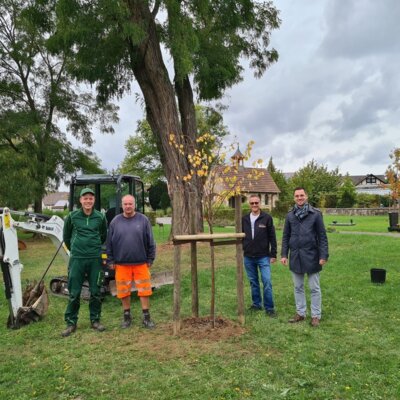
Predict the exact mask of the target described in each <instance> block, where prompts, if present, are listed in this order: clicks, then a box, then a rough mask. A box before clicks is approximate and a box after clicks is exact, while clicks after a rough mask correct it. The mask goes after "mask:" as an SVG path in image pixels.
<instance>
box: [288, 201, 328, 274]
mask: <svg viewBox="0 0 400 400" xmlns="http://www.w3.org/2000/svg"><path fill="white" fill-rule="evenodd" d="M289 252H290V259H289V265H290V270H291V271H293V272H296V273H298V274H305V273H315V272H319V271H321V269H322V267H321V265H319V260H320V259H323V260H328V257H329V254H328V238H327V236H326V231H325V226H324V222H323V220H322V214H321V212H320V211H319V210H318V209H316V208H314V207H312V206H309V211H308V215H307V216H306V217H305V218H304V219H302V220H301V221H300V220H299V219H298V218H297V217H296V215H295V214H294V210H292V211H290V212H289V213H288V214H287V216H286V220H285V227H284V229H283V236H282V252H281V255H282V257H285V258H288V255H289Z"/></svg>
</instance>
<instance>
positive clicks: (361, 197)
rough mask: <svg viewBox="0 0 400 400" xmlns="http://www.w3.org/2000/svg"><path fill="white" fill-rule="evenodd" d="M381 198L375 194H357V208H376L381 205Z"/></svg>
mask: <svg viewBox="0 0 400 400" xmlns="http://www.w3.org/2000/svg"><path fill="white" fill-rule="evenodd" d="M382 198H384V196H379V195H377V194H368V193H357V203H356V204H357V207H360V208H376V207H380V206H381V204H382Z"/></svg>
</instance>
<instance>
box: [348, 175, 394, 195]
mask: <svg viewBox="0 0 400 400" xmlns="http://www.w3.org/2000/svg"><path fill="white" fill-rule="evenodd" d="M349 178H350V179H351V180H352V182H353V184H354V186H355V188H356V192H357V193H366V194H375V195H380V196H386V195H390V188H389V185H388V183H387V181H386V179H385V175H374V174H367V175H350V176H349Z"/></svg>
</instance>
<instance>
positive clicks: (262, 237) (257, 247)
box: [242, 211, 276, 258]
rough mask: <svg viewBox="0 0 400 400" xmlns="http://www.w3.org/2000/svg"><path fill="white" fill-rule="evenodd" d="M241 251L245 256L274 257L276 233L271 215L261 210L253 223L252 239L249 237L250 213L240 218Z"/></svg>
mask: <svg viewBox="0 0 400 400" xmlns="http://www.w3.org/2000/svg"><path fill="white" fill-rule="evenodd" d="M242 232H244V233H245V234H246V237H245V238H244V239H243V251H244V255H245V256H246V257H272V258H276V235H275V227H274V222H273V220H272V217H271V216H270V215H269V214H267V213H265V212H263V211H261V213H260V215H259V216H258V218H257V219H256V221H255V223H254V239H252V238H251V222H250V214H247V215H245V216H244V217H243V218H242Z"/></svg>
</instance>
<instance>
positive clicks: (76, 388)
mask: <svg viewBox="0 0 400 400" xmlns="http://www.w3.org/2000/svg"><path fill="white" fill-rule="evenodd" d="M329 218H330V217H329ZM329 218H328V217H325V221H326V223H327V224H328V222H329ZM364 218H365V219H364ZM371 218H377V219H376V220H375V219H371ZM380 218H381V217H354V218H353V220H355V222H356V224H357V225H356V226H355V227H349V228H355V229H354V230H356V231H361V230H364V231H376V232H380V231H382V232H387V218H382V220H380ZM342 219H344V218H342V217H340V218H339V217H337V218H336V220H338V221H341V220H342ZM378 219H379V221H380V222H377V221H378ZM345 222H346V221H345ZM362 227H364V228H365V229H361V228H362ZM341 228H342V227H341ZM343 228H347V227H343ZM165 229H167V227H165ZM154 230H155V234H156V237H157V238H158V242H159V243H160V242H162V241H163V240H166V239H167V237H168V235H167V232H161V231H159V228H158V227H156V228H154ZM280 237H281V231H280V230H278V238H280ZM328 238H329V244H330V254H331V256H330V260H329V263H328V264H327V265H326V267H325V268H324V271H323V272H322V274H321V286H322V295H323V319H322V320H321V325H320V327H318V328H312V327H311V326H310V325H309V321H307V322H304V323H300V324H295V325H291V324H288V323H287V320H288V318H290V317H291V316H292V315H293V313H294V300H293V290H292V282H291V277H290V273H289V272H288V270H287V269H286V268H285V267H283V266H282V265H280V264H275V265H274V266H273V272H272V274H273V287H274V297H275V302H276V308H277V312H278V318H276V319H270V318H268V317H267V316H266V315H265V314H264V313H262V312H255V313H254V312H253V313H251V312H246V324H245V327H244V328H245V332H244V333H243V334H242V335H240V336H235V337H233V336H232V337H228V338H223V339H221V340H209V339H202V340H199V339H193V338H188V337H185V336H184V335H182V336H181V337H176V336H173V335H172V324H171V321H172V296H173V287H172V286H166V287H163V288H161V289H159V290H157V291H156V292H155V293H154V295H153V297H152V300H151V303H152V316H153V317H154V319H155V321H156V322H157V323H158V326H157V329H156V330H154V331H144V330H143V329H142V328H140V324H139V322H140V313H139V308H140V307H139V302H138V300H137V299H136V297H135V295H134V297H133V299H134V301H133V315H134V322H135V326H134V327H133V328H132V329H129V330H124V331H122V330H121V329H120V328H119V324H120V319H121V307H120V302H119V301H118V300H117V299H115V298H113V297H107V298H106V300H105V301H104V304H103V318H102V322H103V323H104V324H105V325H106V326H107V328H108V329H107V330H106V331H105V332H103V333H97V332H94V331H92V330H91V329H90V327H89V321H88V306H87V303H86V302H83V303H82V307H81V312H80V320H79V327H78V330H77V332H76V333H75V334H74V335H73V336H71V337H69V338H61V337H60V332H61V331H62V329H63V328H64V322H63V313H64V310H65V306H66V300H65V299H62V298H58V297H53V296H51V295H50V308H49V312H48V314H47V316H46V317H45V319H44V320H43V321H41V322H39V323H36V324H32V325H29V326H27V327H24V328H22V329H20V330H15V331H13V330H8V329H7V328H6V327H5V324H6V320H7V315H8V306H7V303H6V301H5V297H4V290H3V288H2V287H1V289H0V323H1V325H0V360H1V362H0V399H1V400H2V399H7V400H12V399H15V400H23V399H52V400H53V399H69V400H72V399H73V400H91V399H101V400H108V399H110V400H111V399H112V400H123V399H157V400H158V399H165V400H166V399H221V400H222V399H296V400H297V399H307V400H308V399H357V400H358V399H398V398H400V346H399V342H400V329H399V325H400V312H399V305H398V304H399V300H398V299H399V292H400V265H399V249H400V235H399V238H397V237H383V236H365V235H357V234H355V235H340V234H339V233H336V232H333V233H329V234H328ZM26 242H27V244H28V249H27V250H25V251H23V252H21V258H22V261H23V263H24V271H23V278H24V279H29V280H30V279H33V278H39V277H40V276H41V274H42V272H43V271H44V269H45V268H46V266H47V263H48V262H49V261H50V259H51V257H52V254H53V253H54V251H55V250H54V249H53V247H52V245H51V244H50V242H48V241H47V240H42V241H39V242H37V241H32V239H29V238H28V239H27V240H26ZM279 249H280V246H279ZM216 251H217V257H216V260H217V265H218V270H217V274H216V275H217V300H216V307H217V313H218V314H219V315H221V316H223V317H224V318H226V319H230V320H233V321H234V320H235V319H236V281H235V268H236V267H235V254H234V247H230V246H220V247H216ZM198 259H199V283H200V303H201V314H202V315H203V316H205V315H208V313H209V288H210V274H209V270H208V264H209V250H208V245H205V244H202V245H199V256H198ZM172 263H173V249H172V248H171V247H170V246H167V245H162V244H161V245H159V246H158V258H157V260H156V262H155V264H154V266H153V268H154V269H155V270H161V269H172V265H173V264H172ZM189 263H190V255H189V252H188V248H185V250H184V254H183V265H184V271H183V282H182V283H183V287H182V299H183V300H182V315H183V316H184V317H189V316H190V310H191V305H190V296H191V294H190V276H189V272H188V271H189V268H190V267H189ZM375 267H382V268H385V269H386V270H387V276H386V283H385V284H383V285H375V284H372V283H371V281H370V269H371V268H375ZM63 273H65V265H64V262H63V260H62V259H61V257H60V258H57V260H56V263H55V265H54V266H53V267H52V268H51V269H50V272H49V276H48V278H47V280H49V279H50V278H51V277H52V276H55V275H59V274H63ZM245 288H246V291H245V297H246V304H250V291H249V287H248V284H247V280H246V285H245Z"/></svg>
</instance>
